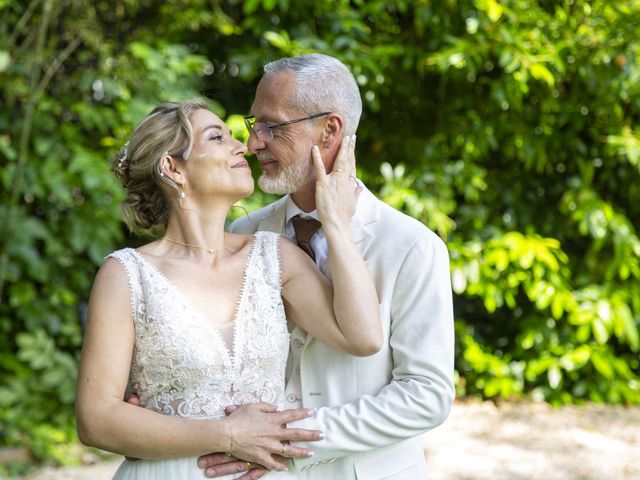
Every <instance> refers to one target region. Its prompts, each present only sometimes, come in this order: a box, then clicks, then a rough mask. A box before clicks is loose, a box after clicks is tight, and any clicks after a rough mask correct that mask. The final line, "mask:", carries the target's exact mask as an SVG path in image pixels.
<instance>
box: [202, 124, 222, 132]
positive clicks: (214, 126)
mask: <svg viewBox="0 0 640 480" xmlns="http://www.w3.org/2000/svg"><path fill="white" fill-rule="evenodd" d="M214 129H217V130H220V131H222V127H221V126H220V125H209V126H208V127H204V128H203V129H202V133H206V131H207V130H214Z"/></svg>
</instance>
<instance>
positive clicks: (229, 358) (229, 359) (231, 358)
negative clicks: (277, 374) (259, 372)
mask: <svg viewBox="0 0 640 480" xmlns="http://www.w3.org/2000/svg"><path fill="white" fill-rule="evenodd" d="M256 243H257V235H255V234H254V235H253V238H252V239H251V246H250V247H249V255H248V256H247V260H246V262H245V265H244V271H243V273H242V284H241V285H240V292H239V293H238V296H237V298H236V304H235V311H234V312H233V318H232V319H231V321H230V322H226V323H222V324H215V323H212V322H210V321H209V320H207V318H206V317H205V316H204V315H203V314H202V313H201V312H200V311H199V310H198V309H197V308H196V307H195V305H194V304H193V302H191V300H190V299H189V297H187V295H186V294H185V293H184V292H183V291H182V290H181V289H180V288H178V287H177V286H176V285H174V283H173V282H172V281H171V280H169V278H168V277H167V276H166V275H165V274H164V273H163V272H162V270H160V269H159V268H158V267H157V266H156V265H154V264H153V263H152V262H151V260H149V259H147V258H146V257H145V256H144V254H142V253H140V252H139V251H138V250H136V249H135V248H132V249H131V251H132V252H133V253H134V255H135V256H136V257H137V258H139V259H141V260H142V262H143V263H144V264H145V265H147V267H149V268H150V269H151V271H152V272H154V273H155V274H156V275H157V276H159V277H160V278H161V279H162V280H163V281H164V282H165V283H166V284H167V285H168V286H169V287H170V288H171V289H172V290H173V291H174V293H175V294H176V295H177V296H178V297H179V298H180V299H181V300H182V302H183V303H184V305H186V306H187V308H188V309H189V310H190V311H191V313H192V314H193V315H194V316H195V317H197V318H198V319H199V320H200V321H201V322H202V323H203V325H205V326H206V327H207V328H208V329H209V330H211V331H212V332H213V335H214V336H215V337H216V338H217V339H218V341H219V342H220V346H221V347H222V351H223V352H224V355H225V357H226V359H225V363H229V364H231V365H232V366H233V367H235V366H236V358H237V355H238V342H239V340H238V324H239V323H240V322H239V320H240V318H238V315H239V314H240V307H241V305H242V303H243V301H244V298H245V296H246V295H245V292H246V285H247V273H248V271H249V267H250V266H251V263H252V261H253V253H254V250H255V246H256ZM228 324H232V325H233V340H232V350H233V351H229V346H228V345H227V342H225V341H224V338H223V337H222V333H220V331H219V330H218V328H216V327H217V326H224V325H228Z"/></svg>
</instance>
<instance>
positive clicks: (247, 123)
mask: <svg viewBox="0 0 640 480" xmlns="http://www.w3.org/2000/svg"><path fill="white" fill-rule="evenodd" d="M331 113H333V112H322V113H316V114H314V115H309V116H308V117H304V118H297V119H295V120H289V121H287V122H282V123H278V124H277V125H270V124H269V123H267V122H256V121H255V118H256V116H255V115H245V116H244V117H243V118H244V125H245V127H247V130H248V131H249V135H251V133H252V132H254V131H255V134H256V136H257V137H258V139H260V140H262V141H263V142H264V141H269V140H273V129H274V128H280V127H284V126H286V125H291V124H293V123H298V122H304V121H305V120H312V119H314V118H318V117H323V116H325V115H329V114H331ZM251 119H253V123H252V122H251ZM256 123H258V124H262V125H266V128H268V129H269V135H270V138H267V139H265V138H263V137H262V135H261V134H260V133H258V131H256V130H255V124H256Z"/></svg>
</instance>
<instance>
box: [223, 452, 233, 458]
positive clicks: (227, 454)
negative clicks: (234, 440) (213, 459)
mask: <svg viewBox="0 0 640 480" xmlns="http://www.w3.org/2000/svg"><path fill="white" fill-rule="evenodd" d="M224 454H225V455H226V456H227V457H233V455H231V454H230V453H229V452H224Z"/></svg>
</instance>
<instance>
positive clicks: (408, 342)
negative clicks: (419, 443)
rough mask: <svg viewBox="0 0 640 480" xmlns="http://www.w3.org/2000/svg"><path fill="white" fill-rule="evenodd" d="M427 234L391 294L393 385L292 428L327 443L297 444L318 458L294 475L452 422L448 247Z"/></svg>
mask: <svg viewBox="0 0 640 480" xmlns="http://www.w3.org/2000/svg"><path fill="white" fill-rule="evenodd" d="M429 233H430V234H431V235H426V236H424V237H422V238H420V239H419V240H417V241H416V242H415V243H414V244H413V246H412V247H411V249H410V250H409V251H408V253H407V255H406V257H405V259H404V261H403V263H402V266H401V268H400V270H399V272H398V275H397V279H396V283H395V287H394V289H393V295H392V299H391V311H390V315H391V325H390V336H389V343H390V345H389V346H390V349H391V355H392V359H393V370H392V379H391V381H390V383H388V384H387V385H385V386H384V387H383V388H382V389H381V390H380V391H379V392H378V393H377V394H376V395H366V396H363V397H360V398H359V399H357V400H356V401H354V402H352V403H347V404H344V405H340V406H335V407H321V408H319V409H317V410H316V414H315V416H314V417H311V418H308V419H305V420H302V421H299V422H295V423H292V424H289V427H293V428H310V429H318V430H321V431H323V432H324V433H325V438H324V440H321V441H318V442H299V443H296V445H299V446H304V447H306V448H309V449H311V450H312V451H313V452H314V455H313V457H311V458H308V459H293V461H294V464H295V466H296V468H298V469H308V468H311V467H312V466H313V465H315V464H318V463H326V462H331V461H333V460H334V459H336V458H338V457H342V456H345V455H351V454H356V453H363V452H367V451H371V450H374V449H377V448H381V447H385V446H389V445H392V444H394V443H397V442H400V441H403V440H406V439H407V438H410V437H414V436H416V435H419V434H422V433H424V432H427V431H428V430H431V429H433V428H435V427H437V426H438V425H440V424H441V423H442V422H444V421H445V419H446V418H447V416H448V414H449V411H450V409H451V405H452V403H453V399H454V396H455V389H454V385H453V360H454V330H453V306H452V293H451V282H450V274H449V256H448V253H447V250H446V247H445V245H444V243H443V242H442V241H441V240H440V239H439V238H438V237H437V236H436V235H435V234H433V233H432V232H429Z"/></svg>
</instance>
